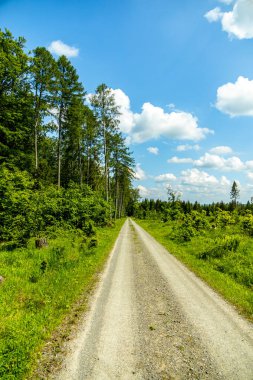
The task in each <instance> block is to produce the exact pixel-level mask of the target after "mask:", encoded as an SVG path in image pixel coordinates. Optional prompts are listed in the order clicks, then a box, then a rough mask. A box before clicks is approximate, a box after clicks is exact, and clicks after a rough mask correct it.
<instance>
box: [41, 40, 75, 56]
mask: <svg viewBox="0 0 253 380" xmlns="http://www.w3.org/2000/svg"><path fill="white" fill-rule="evenodd" d="M48 50H49V51H50V52H51V53H53V54H56V55H65V56H66V57H68V58H70V57H77V56H78V54H79V49H77V48H75V47H73V46H69V45H66V44H65V43H64V42H62V41H60V40H57V41H52V42H51V44H50V45H49V47H48Z"/></svg>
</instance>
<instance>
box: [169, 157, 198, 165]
mask: <svg viewBox="0 0 253 380" xmlns="http://www.w3.org/2000/svg"><path fill="white" fill-rule="evenodd" d="M167 162H169V163H170V164H193V162H194V160H193V159H192V158H179V157H176V156H174V157H172V158H169V159H168V160H167Z"/></svg>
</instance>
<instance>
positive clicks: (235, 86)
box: [216, 21, 253, 117]
mask: <svg viewBox="0 0 253 380" xmlns="http://www.w3.org/2000/svg"><path fill="white" fill-rule="evenodd" d="M252 22H253V21H252ZM252 99H253V80H249V79H248V78H244V77H242V76H240V77H238V79H237V80H236V82H235V83H227V84H224V85H223V86H221V87H219V88H218V90H217V100H216V108H217V109H218V110H219V111H221V112H224V113H226V114H228V115H230V116H231V117H234V116H253V101H252Z"/></svg>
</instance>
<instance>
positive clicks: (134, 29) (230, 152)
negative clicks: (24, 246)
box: [0, 0, 253, 203]
mask: <svg viewBox="0 0 253 380" xmlns="http://www.w3.org/2000/svg"><path fill="white" fill-rule="evenodd" d="M252 20H253V0H204V1H203V0H181V1H172V0H156V1H151V0H145V1H144V0H121V1H116V0H114V1H112V0H107V1H105V0H104V1H102V0H96V1H94V0H83V1H80V0H79V1H77V0H72V1H64V0H61V1H59V0H54V1H48V0H44V1H32V0H2V1H0V25H1V28H8V29H9V30H10V31H11V32H12V33H13V35H14V36H16V37H17V36H24V37H25V38H26V40H27V43H26V47H27V49H28V50H32V49H34V48H35V47H37V46H46V47H48V48H49V49H50V50H51V51H52V52H53V54H54V55H55V56H56V57H57V54H62V53H63V52H65V54H66V55H68V56H69V58H70V59H71V61H72V63H73V65H74V66H75V67H76V69H77V71H78V74H79V76H80V79H81V80H82V82H83V84H84V87H85V89H86V91H87V93H92V92H94V90H95V88H96V87H97V86H98V85H99V84H100V83H106V84H107V85H108V86H109V87H111V88H112V89H113V91H114V93H115V99H116V101H117V103H118V105H119V106H120V107H121V112H122V119H121V124H120V128H121V130H122V131H123V132H124V133H125V135H126V137H127V141H128V143H129V144H130V149H131V150H132V151H133V153H134V157H135V160H136V176H137V177H138V178H139V179H138V180H136V182H135V186H138V187H139V189H140V193H141V195H142V196H143V197H153V198H157V197H160V198H163V199H166V187H167V186H168V185H170V186H171V187H172V188H173V189H174V190H175V191H179V192H181V193H182V198H183V199H185V200H188V199H189V200H191V201H195V200H197V201H199V202H205V203H209V202H213V201H220V200H224V201H228V200H229V193H230V189H231V185H232V181H233V180H236V181H238V184H239V186H240V190H241V197H240V200H241V201H242V202H246V201H247V200H250V198H251V196H253V149H252V146H253V21H252Z"/></svg>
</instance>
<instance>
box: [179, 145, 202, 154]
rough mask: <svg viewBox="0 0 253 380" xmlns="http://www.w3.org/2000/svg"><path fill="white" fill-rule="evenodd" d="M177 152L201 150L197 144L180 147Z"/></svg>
mask: <svg viewBox="0 0 253 380" xmlns="http://www.w3.org/2000/svg"><path fill="white" fill-rule="evenodd" d="M176 150H177V151H178V152H185V151H186V150H200V146H199V145H197V144H196V145H189V144H186V145H178V146H177V149H176Z"/></svg>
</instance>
